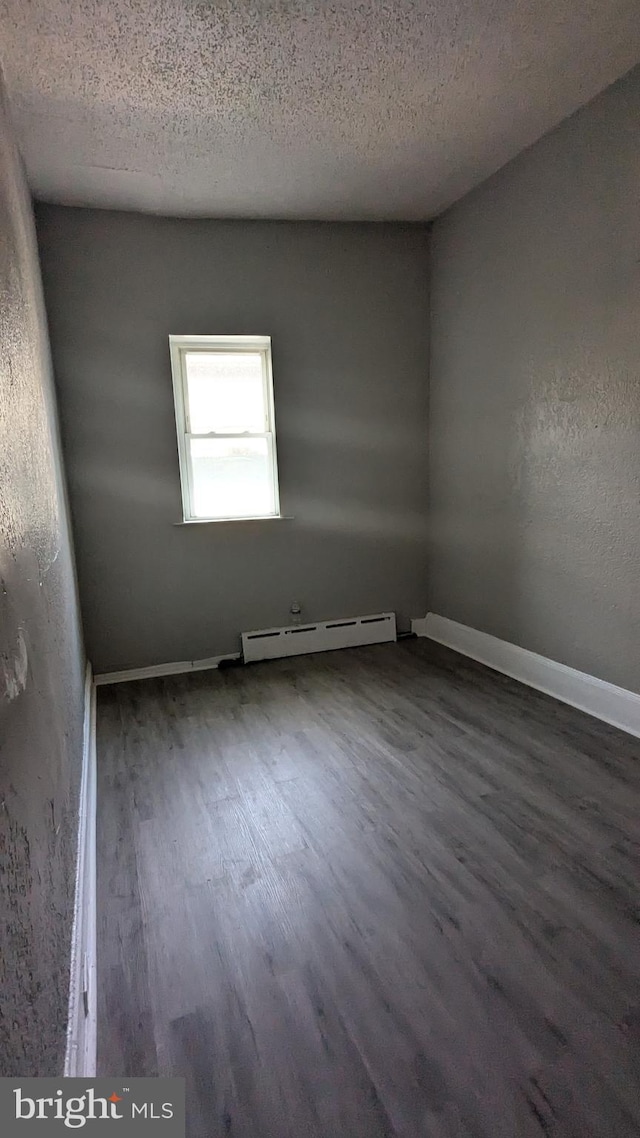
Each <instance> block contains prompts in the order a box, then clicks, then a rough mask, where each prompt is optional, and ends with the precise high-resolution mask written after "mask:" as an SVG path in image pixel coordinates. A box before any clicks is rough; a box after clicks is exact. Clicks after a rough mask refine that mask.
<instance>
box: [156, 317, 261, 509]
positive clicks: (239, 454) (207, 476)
mask: <svg viewBox="0 0 640 1138" xmlns="http://www.w3.org/2000/svg"><path fill="white" fill-rule="evenodd" d="M169 345H170V349H171V369H172V372H173V392H174V398H175V405H176V425H177V429H178V454H179V457H180V478H181V482H182V504H183V510H184V520H185V521H187V522H189V521H221V520H223V519H225V518H271V517H277V516H278V515H279V513H280V503H279V498H278V467H277V461H276V436H275V421H274V412H273V377H272V373H271V339H270V337H269V336H170V337H169Z"/></svg>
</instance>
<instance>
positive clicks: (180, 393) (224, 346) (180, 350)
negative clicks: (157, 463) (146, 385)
mask: <svg viewBox="0 0 640 1138" xmlns="http://www.w3.org/2000/svg"><path fill="white" fill-rule="evenodd" d="M169 341H170V350H171V366H172V375H173V389H174V404H175V413H176V427H177V435H178V457H179V461H180V482H181V489H182V508H183V518H184V521H207V520H211V521H216V520H221V521H222V520H225V521H227V520H232V519H233V518H239V519H240V518H243V517H265V518H269V517H278V516H279V514H280V496H279V485H278V462H277V452H276V436H275V411H274V403H273V376H272V369H271V339H270V337H268V336H256V337H252V336H239V337H215V336H214V337H208V336H200V337H193V338H192V337H186V336H170V337H169ZM195 352H203V353H205V354H207V355H214V354H216V353H221V354H225V355H229V354H230V353H233V354H235V353H238V354H240V353H241V352H249V353H251V354H252V355H255V354H256V353H259V354H260V355H261V357H262V383H263V397H264V412H265V430H264V431H233V432H226V431H223V432H218V431H208V432H206V433H201V432H193V431H190V430H189V427H190V423H189V396H188V385H187V368H186V355H187V353H189V354H194V353H195ZM251 438H258V439H260V438H262V439H265V440H266V442H267V455H268V470H269V490H270V495H271V499H272V501H273V512H272V513H268V514H257V515H255V514H251V515H243V514H229V515H217V516H216V517H215V518H214V517H212V518H210V519H209V518H206V517H204V516H202V515H199V514H196V513H195V511H194V503H195V494H194V490H195V478H194V472H193V464H192V455H191V440H192V439H221V440H222V439H239V440H242V439H251Z"/></svg>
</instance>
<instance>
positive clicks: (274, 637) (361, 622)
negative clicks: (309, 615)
mask: <svg viewBox="0 0 640 1138" xmlns="http://www.w3.org/2000/svg"><path fill="white" fill-rule="evenodd" d="M396 639H397V637H396V614H395V613H394V612H378V613H374V614H373V616H353V617H345V618H344V619H343V620H324V621H315V622H314V623H313V624H299V625H291V627H289V628H261V629H257V630H256V631H255V632H243V633H242V655H243V657H244V662H245V664H250V663H252V662H253V661H255V660H275V659H276V658H277V657H278V656H303V655H304V654H305V653H306V652H327V651H330V650H331V649H333V648H355V647H357V646H358V645H362V644H383V643H386V642H387V641H390V640H396Z"/></svg>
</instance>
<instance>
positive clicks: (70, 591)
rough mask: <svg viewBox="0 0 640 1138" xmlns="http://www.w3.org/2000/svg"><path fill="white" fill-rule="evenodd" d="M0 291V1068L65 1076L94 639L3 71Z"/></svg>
mask: <svg viewBox="0 0 640 1138" xmlns="http://www.w3.org/2000/svg"><path fill="white" fill-rule="evenodd" d="M0 295H1V297H2V304H1V305H0V343H1V344H2V353H1V354H0V1075H14V1076H21V1075H57V1074H60V1073H61V1072H62V1070H63V1062H64V1049H65V1036H66V1020H67V999H68V990H69V961H70V944H71V926H72V911H73V898H74V880H75V856H76V842H77V808H78V790H79V779H80V769H81V758H82V723H83V698H84V696H83V693H84V684H83V652H82V644H81V637H80V626H79V619H78V603H77V596H76V585H75V573H74V565H73V557H72V551H71V542H70V536H69V526H68V521H67V508H66V501H65V492H64V484H63V479H62V468H61V462H60V450H59V443H58V432H57V423H56V413H55V404H54V398H53V385H52V377H51V369H50V363H49V346H48V339H47V329H46V320H45V314H44V307H43V302H42V295H41V286H40V273H39V266H38V260H37V253H36V247H35V237H34V232H33V219H32V216H31V203H30V200H29V195H28V192H27V189H26V186H25V183H24V178H23V173H22V168H21V164H20V160H19V157H18V154H17V152H16V149H15V145H14V142H13V139H12V135H11V129H10V125H9V122H8V117H7V113H6V107H5V104H4V100H3V95H2V82H1V76H0Z"/></svg>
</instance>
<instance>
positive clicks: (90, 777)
mask: <svg viewBox="0 0 640 1138" xmlns="http://www.w3.org/2000/svg"><path fill="white" fill-rule="evenodd" d="M96 956H97V928H96V689H95V686H94V683H93V675H92V672H91V664H89V663H88V664H87V669H86V674H85V687H84V738H83V754H82V778H81V782H80V804H79V815H78V856H77V862H76V890H75V902H74V913H73V932H72V937H71V970H70V981H69V1020H68V1026H67V1050H66V1055H65V1063H64V1074H65V1076H78V1077H80V1078H92V1077H93V1076H95V1073H96V1051H97V998H96V997H97V992H96V988H97V969H96V963H97V961H96Z"/></svg>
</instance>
